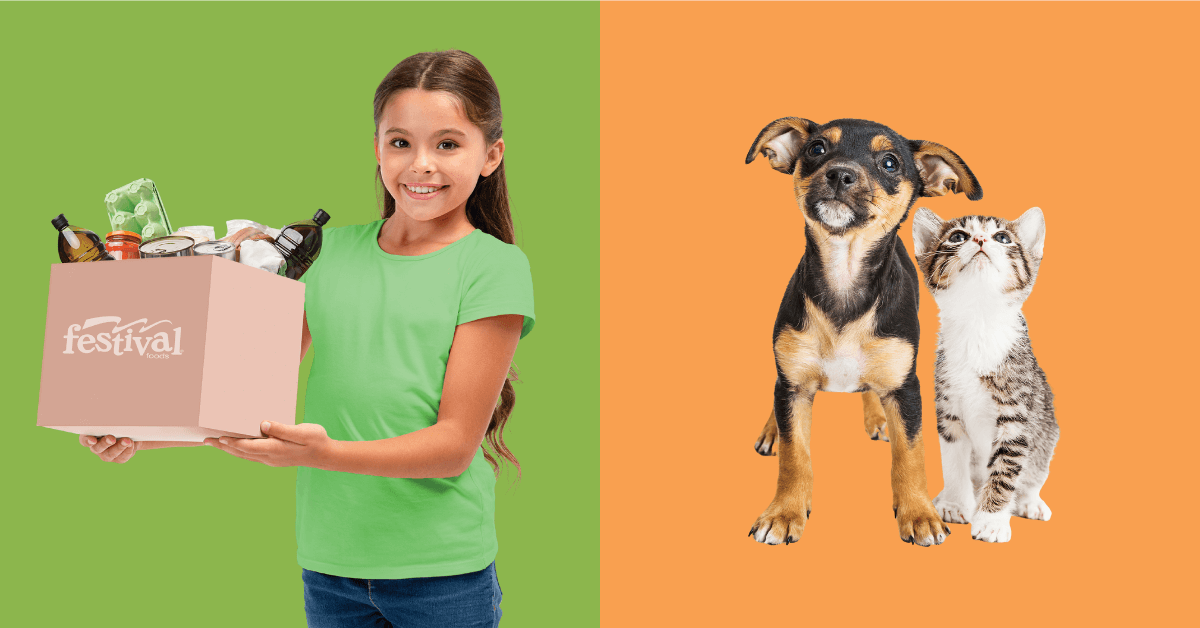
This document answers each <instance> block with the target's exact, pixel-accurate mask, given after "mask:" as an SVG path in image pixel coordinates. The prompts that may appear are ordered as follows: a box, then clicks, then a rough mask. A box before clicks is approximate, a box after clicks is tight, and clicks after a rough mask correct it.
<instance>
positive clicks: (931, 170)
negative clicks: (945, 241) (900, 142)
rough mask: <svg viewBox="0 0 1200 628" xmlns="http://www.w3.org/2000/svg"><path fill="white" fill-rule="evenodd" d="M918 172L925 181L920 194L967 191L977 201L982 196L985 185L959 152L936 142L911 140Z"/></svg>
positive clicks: (935, 194) (971, 198)
mask: <svg viewBox="0 0 1200 628" xmlns="http://www.w3.org/2000/svg"><path fill="white" fill-rule="evenodd" d="M908 147H909V149H911V150H912V153H913V161H914V162H916V164H917V172H918V173H919V174H920V175H921V180H922V181H923V182H924V183H925V186H924V190H923V191H922V193H921V196H945V195H947V194H957V193H959V192H964V193H966V195H967V198H968V199H970V200H972V201H977V200H979V199H981V198H983V188H982V187H981V186H980V185H979V180H978V179H976V178H975V173H973V172H971V169H970V168H968V167H967V162H965V161H963V160H962V157H959V156H958V154H957V153H955V152H954V151H952V150H950V149H949V148H946V147H945V146H942V145H941V144H935V143H933V142H926V141H925V140H909V141H908Z"/></svg>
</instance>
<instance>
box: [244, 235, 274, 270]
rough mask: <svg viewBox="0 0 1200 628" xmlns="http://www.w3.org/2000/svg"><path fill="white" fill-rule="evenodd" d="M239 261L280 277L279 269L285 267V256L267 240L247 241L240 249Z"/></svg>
mask: <svg viewBox="0 0 1200 628" xmlns="http://www.w3.org/2000/svg"><path fill="white" fill-rule="evenodd" d="M238 261H240V262H241V263H243V264H245V265H247V266H253V267H254V268H257V269H259V270H265V271H267V272H269V273H271V274H274V275H278V274H279V267H280V266H282V265H283V254H281V253H280V252H279V251H278V250H276V249H275V246H274V245H273V244H271V243H270V242H267V241H265V240H246V241H244V242H242V244H241V246H239V247H238Z"/></svg>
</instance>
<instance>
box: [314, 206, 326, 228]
mask: <svg viewBox="0 0 1200 628" xmlns="http://www.w3.org/2000/svg"><path fill="white" fill-rule="evenodd" d="M313 222H315V223H317V224H318V225H320V226H322V227H324V226H325V223H327V222H329V214H326V213H325V210H323V209H318V210H317V213H315V214H313Z"/></svg>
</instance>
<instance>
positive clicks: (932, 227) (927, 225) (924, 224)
mask: <svg viewBox="0 0 1200 628" xmlns="http://www.w3.org/2000/svg"><path fill="white" fill-rule="evenodd" d="M943 224H945V221H943V220H942V219H941V218H940V217H938V215H937V214H935V213H933V211H932V210H930V209H929V208H928V207H921V208H918V209H917V213H916V215H914V216H913V253H915V254H916V256H917V257H921V256H922V255H924V254H926V253H928V252H929V251H932V250H933V249H934V248H935V247H936V246H937V239H938V236H939V235H941V233H942V225H943Z"/></svg>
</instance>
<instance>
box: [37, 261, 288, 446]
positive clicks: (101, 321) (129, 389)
mask: <svg viewBox="0 0 1200 628" xmlns="http://www.w3.org/2000/svg"><path fill="white" fill-rule="evenodd" d="M303 317H304V284H302V283H300V282H298V281H293V280H291V279H287V278H285V277H280V276H278V275H272V274H270V273H267V272H264V271H261V270H258V269H256V268H251V267H249V266H245V265H242V264H239V263H237V262H231V261H229V260H227V259H222V258H219V257H214V256H210V255H205V256H196V257H177V258H159V259H137V260H121V261H115V262H112V263H109V262H86V263H75V264H55V265H53V266H52V267H51V269H50V298H49V303H48V306H47V308H46V342H45V344H44V345H43V349H42V385H41V393H40V396H39V397H38V421H37V424H38V425H40V426H43V427H48V428H51V429H55V430H62V431H64V432H73V433H76V434H90V435H94V436H99V435H104V434H113V435H115V436H118V437H122V436H124V437H129V438H132V439H133V440H179V441H200V440H203V439H204V438H206V437H209V436H222V435H232V436H254V437H258V436H262V433H261V432H260V431H259V425H260V424H261V422H262V421H276V422H279V423H287V424H289V425H293V424H295V420H296V380H297V375H298V372H299V368H300V334H301V329H302V326H303Z"/></svg>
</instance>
